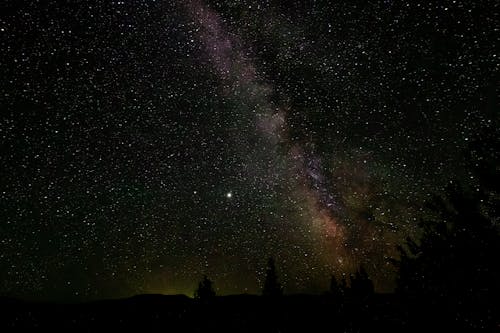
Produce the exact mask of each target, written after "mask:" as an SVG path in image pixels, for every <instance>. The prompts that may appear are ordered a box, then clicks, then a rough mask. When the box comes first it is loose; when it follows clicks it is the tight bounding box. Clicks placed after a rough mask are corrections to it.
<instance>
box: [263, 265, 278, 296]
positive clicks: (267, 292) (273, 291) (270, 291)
mask: <svg viewBox="0 0 500 333" xmlns="http://www.w3.org/2000/svg"><path fill="white" fill-rule="evenodd" d="M262 295H264V296H281V295H283V288H282V287H281V284H280V283H279V282H278V275H277V274H276V267H275V265H274V260H273V258H269V260H268V262H267V270H266V280H265V281H264V288H263V289H262Z"/></svg>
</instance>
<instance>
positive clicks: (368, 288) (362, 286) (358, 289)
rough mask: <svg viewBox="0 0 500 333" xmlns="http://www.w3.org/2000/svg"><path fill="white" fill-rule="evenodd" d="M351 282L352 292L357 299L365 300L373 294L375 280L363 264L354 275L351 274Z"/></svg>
mask: <svg viewBox="0 0 500 333" xmlns="http://www.w3.org/2000/svg"><path fill="white" fill-rule="evenodd" d="M350 282H351V289H350V293H351V295H352V296H353V297H355V298H356V299H359V300H365V299H366V298H368V297H370V296H371V295H373V293H374V287H373V282H372V280H371V279H370V277H369V276H368V273H367V272H366V270H365V268H364V267H363V266H360V267H359V269H358V270H357V271H356V273H355V274H354V275H352V274H351V275H350Z"/></svg>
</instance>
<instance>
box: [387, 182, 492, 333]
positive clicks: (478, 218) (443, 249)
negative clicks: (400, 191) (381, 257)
mask: <svg viewBox="0 0 500 333" xmlns="http://www.w3.org/2000/svg"><path fill="white" fill-rule="evenodd" d="M490 186H491V184H490ZM497 186H498V184H497ZM481 192H482V191H481V190H479V191H478V190H474V191H466V190H464V189H462V187H461V186H459V185H456V184H452V185H450V186H449V187H448V189H447V191H446V193H445V195H443V196H437V197H435V198H434V200H433V201H432V202H431V203H429V205H428V206H429V211H430V212H431V214H430V217H429V218H426V219H425V220H422V221H421V222H420V225H421V227H422V236H421V238H420V239H419V240H414V239H407V241H406V246H404V247H402V246H400V247H399V252H400V256H401V257H400V260H398V261H396V265H397V267H398V269H399V279H398V281H397V282H398V285H397V291H398V292H399V293H401V294H403V295H407V296H409V297H413V298H416V299H420V300H422V302H426V303H429V304H430V305H434V306H436V307H437V308H439V309H446V310H447V311H448V315H447V316H448V318H452V320H453V321H455V322H460V323H461V324H460V325H465V324H466V325H468V326H470V327H474V328H480V327H485V326H484V325H487V324H486V323H487V322H491V321H493V318H494V316H495V314H494V313H495V312H496V311H497V310H498V305H494V304H498V297H499V296H500V293H499V286H500V283H499V281H500V265H499V264H498V262H499V261H498V255H499V254H500V235H499V230H498V225H497V224H496V220H497V219H498V216H495V214H496V213H495V212H497V211H498V210H495V209H490V208H489V206H490V204H491V200H495V198H497V199H498V192H496V193H497V194H494V193H493V192H491V190H488V192H489V193H481ZM486 198H489V200H486ZM494 206H495V205H493V206H490V207H494ZM496 209H497V208H496Z"/></svg>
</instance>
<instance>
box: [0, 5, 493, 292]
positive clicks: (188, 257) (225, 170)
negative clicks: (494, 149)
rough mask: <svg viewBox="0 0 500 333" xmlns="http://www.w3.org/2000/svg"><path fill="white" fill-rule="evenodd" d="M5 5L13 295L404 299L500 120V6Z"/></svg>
mask: <svg viewBox="0 0 500 333" xmlns="http://www.w3.org/2000/svg"><path fill="white" fill-rule="evenodd" d="M1 7H2V9H1V11H2V13H3V15H2V17H1V18H0V36H1V38H0V46H1V48H0V49H1V51H0V52H1V53H2V55H1V62H0V66H1V74H2V80H0V87H1V93H0V100H1V103H0V105H1V110H2V112H1V113H2V120H1V123H0V140H1V141H0V144H1V159H0V172H1V178H0V295H8V296H16V297H24V298H30V299H50V300H53V299H57V300H59V299H62V300H73V299H76V300H86V299H99V298H109V297H125V296H130V295H134V294H139V293H164V294H178V293H184V294H188V295H192V294H193V291H194V289H195V287H196V285H197V282H198V281H199V280H200V279H201V277H202V275H203V274H207V275H208V276H209V277H210V278H211V279H212V280H213V281H214V283H215V287H216V291H217V293H218V294H233V293H260V290H261V286H262V283H263V279H264V273H265V265H266V262H267V258H268V257H270V256H272V257H274V258H275V260H276V265H277V270H278V274H279V277H280V280H281V282H282V283H283V285H284V287H285V292H287V293H320V292H323V291H325V290H327V288H328V281H329V279H330V276H331V275H332V274H334V275H336V276H339V277H340V276H342V275H343V274H349V273H350V272H353V271H354V270H355V269H356V268H357V267H358V266H359V265H363V266H364V267H365V268H366V270H367V271H368V273H369V274H370V276H371V277H372V278H373V280H374V282H375V287H376V289H377V290H378V291H391V290H392V289H393V288H394V277H395V270H394V267H393V266H392V265H391V264H390V260H389V259H390V258H392V257H394V256H396V245H398V244H400V243H401V242H402V241H403V240H404V239H405V238H406V237H407V236H412V235H415V234H418V228H417V223H416V221H417V218H418V215H419V214H420V212H421V203H422V202H423V201H424V200H425V199H426V198H428V197H429V196H430V195H431V194H432V193H435V192H439V191H440V190H441V189H442V188H443V186H445V185H446V184H447V183H448V182H449V181H450V180H451V179H457V178H458V179H460V180H462V181H464V182H468V181H473V179H472V180H471V174H470V173H469V172H468V171H467V169H466V164H467V161H466V160H465V157H464V156H465V154H464V151H466V149H467V147H468V145H469V143H470V142H471V141H473V140H474V139H476V138H477V136H478V135H479V134H478V133H481V132H482V131H483V130H485V129H490V130H491V129H498V113H497V110H498V105H497V100H496V97H497V96H498V88H497V83H498V69H499V68H498V67H499V66H498V49H497V48H496V47H495V45H496V41H497V37H498V29H499V28H498V20H497V19H498V17H495V14H494V13H495V12H498V9H499V8H498V3H497V2H496V1H489V0H485V1H459V0H456V1H418V0H417V1H388V0H385V1H343V0H342V1H341V0H338V1H337V0H335V1H332V0H316V1H312V0H311V1H279V0H267V1H266V0H262V1H254V0H246V1H245V0H243V1H231V0H227V1H209V0H187V1H167V0H156V1H155V0H124V1H19V0H15V1H14V0H7V1H4V2H3V3H2V5H1Z"/></svg>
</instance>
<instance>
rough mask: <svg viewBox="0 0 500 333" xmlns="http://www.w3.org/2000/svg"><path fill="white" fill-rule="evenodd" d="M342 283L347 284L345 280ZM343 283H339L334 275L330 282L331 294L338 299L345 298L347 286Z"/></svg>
mask: <svg viewBox="0 0 500 333" xmlns="http://www.w3.org/2000/svg"><path fill="white" fill-rule="evenodd" d="M342 282H343V283H345V278H344V279H343V280H342ZM342 282H340V283H339V282H338V281H337V278H336V277H335V275H332V278H331V280H330V294H331V295H332V296H333V297H335V298H337V299H338V298H341V297H343V296H344V292H345V288H346V286H345V285H343V283H342Z"/></svg>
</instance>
